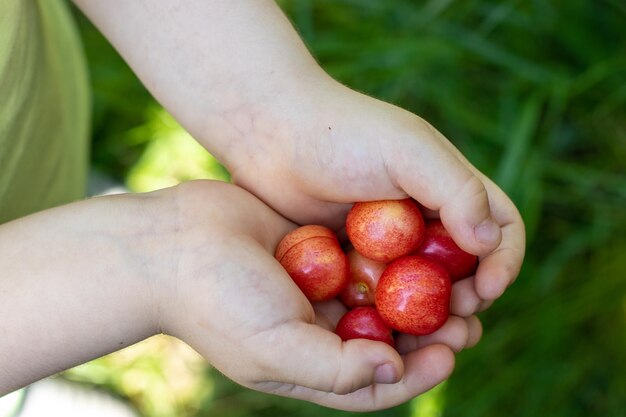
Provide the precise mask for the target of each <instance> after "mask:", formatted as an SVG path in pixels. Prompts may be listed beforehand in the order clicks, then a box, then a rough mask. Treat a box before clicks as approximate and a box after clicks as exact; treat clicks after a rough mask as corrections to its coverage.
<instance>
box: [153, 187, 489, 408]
mask: <svg viewBox="0 0 626 417" xmlns="http://www.w3.org/2000/svg"><path fill="white" fill-rule="evenodd" d="M179 195H180V197H179V198H178V201H179V204H178V205H177V207H178V209H177V211H178V214H177V216H178V219H180V220H179V222H178V227H177V229H178V233H177V235H178V237H177V239H176V240H177V247H178V249H177V252H178V253H179V258H178V259H179V261H178V267H177V273H176V276H174V277H171V278H172V279H171V280H166V281H164V285H163V287H162V289H161V290H160V292H159V294H160V297H159V299H160V300H161V301H160V303H159V304H160V305H161V307H160V308H159V310H160V311H161V313H160V315H159V322H160V323H161V328H162V330H163V331H164V332H166V333H169V334H172V335H174V336H177V337H179V338H181V339H182V340H184V341H186V342H187V343H189V344H190V345H191V346H192V347H194V348H195V349H196V350H197V351H198V352H200V353H201V354H202V355H203V356H204V357H205V358H207V359H208V360H209V362H211V363H212V364H213V365H214V366H215V367H216V368H217V369H219V370H220V371H221V372H223V373H224V374H226V375H227V376H228V377H230V378H232V379H234V380H235V381H236V382H238V383H240V384H242V385H244V386H247V387H250V388H253V389H256V390H260V391H265V392H270V393H275V394H279V395H284V396H289V397H295V398H300V399H305V400H308V401H313V402H316V403H320V404H324V405H327V406H331V407H336V408H341V409H349V410H373V409H380V408H385V407H390V406H393V405H396V404H399V403H402V402H404V401H407V400H409V399H410V398H412V397H414V396H416V395H418V394H420V393H422V392H424V391H426V390H428V389H430V388H431V387H433V386H434V385H436V384H438V383H439V382H441V381H442V380H444V379H445V378H447V377H448V375H449V374H450V372H451V371H452V368H453V366H454V356H453V354H452V351H451V349H450V348H449V347H448V346H450V347H451V348H452V349H453V350H455V351H459V350H461V349H462V348H463V347H465V346H471V345H473V344H474V343H475V342H476V341H477V340H478V339H479V338H480V332H481V329H480V324H479V323H478V321H477V320H476V318H475V317H471V318H469V319H462V318H459V317H451V319H450V320H449V322H448V323H447V324H446V325H445V326H444V327H443V328H442V329H440V330H439V331H438V332H437V333H435V334H433V335H430V336H426V337H423V338H402V339H401V340H400V341H399V348H400V350H401V351H402V352H403V353H405V354H404V355H403V356H400V355H399V354H398V353H397V352H396V351H395V350H393V349H392V348H391V347H389V346H388V345H386V344H384V343H380V342H372V341H367V340H351V341H348V342H345V343H343V342H341V339H340V338H339V337H338V336H336V335H335V334H333V333H332V330H333V329H334V324H335V323H336V321H337V320H338V318H339V316H340V315H341V314H342V313H343V311H345V310H343V307H342V306H341V304H340V303H339V302H337V301H330V302H325V303H321V304H319V305H317V306H315V310H314V309H313V308H312V306H311V304H310V303H309V302H308V301H307V300H306V298H305V297H304V296H303V294H302V293H301V292H300V290H299V289H298V288H297V287H296V285H295V284H294V283H293V282H292V280H291V279H290V277H289V276H288V275H287V274H286V273H285V271H284V270H283V268H282V267H281V266H280V264H279V263H278V262H277V261H276V260H275V259H274V257H273V252H274V248H275V246H276V244H277V243H278V241H279V240H280V239H281V238H282V236H283V235H284V234H286V233H287V232H288V231H289V230H291V229H292V228H293V227H294V225H293V224H292V223H290V222H288V221H286V220H284V219H283V218H282V217H280V216H279V215H277V214H276V213H275V212H274V211H272V210H271V209H270V208H268V207H267V206H265V205H264V204H262V203H261V202H260V201H259V200H257V199H256V198H254V197H253V196H252V195H250V194H249V193H248V192H246V191H244V190H242V189H240V188H238V187H235V186H232V185H228V184H224V183H215V182H205V181H198V182H191V183H187V184H184V185H182V186H179ZM316 311H317V313H316ZM444 344H445V345H447V346H444Z"/></svg>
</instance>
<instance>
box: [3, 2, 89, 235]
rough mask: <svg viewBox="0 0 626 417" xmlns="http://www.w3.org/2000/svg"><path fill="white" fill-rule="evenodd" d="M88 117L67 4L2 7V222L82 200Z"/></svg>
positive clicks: (82, 67)
mask: <svg viewBox="0 0 626 417" xmlns="http://www.w3.org/2000/svg"><path fill="white" fill-rule="evenodd" d="M90 113H91V112H90V97H89V85H88V78H87V69H86V64H85V59H84V55H83V50H82V45H81V43H80V39H79V35H78V32H77V29H76V26H75V24H74V22H73V20H72V16H71V13H70V11H69V7H68V5H67V4H66V3H65V1H64V0H2V1H0V223H3V222H6V221H8V220H11V219H14V218H17V217H20V216H23V215H26V214H29V213H32V212H35V211H39V210H43V209H45V208H49V207H53V206H56V205H60V204H63V203H66V202H69V201H72V200H76V199H79V198H81V197H83V196H84V194H85V184H86V174H87V164H88V135H89V115H90Z"/></svg>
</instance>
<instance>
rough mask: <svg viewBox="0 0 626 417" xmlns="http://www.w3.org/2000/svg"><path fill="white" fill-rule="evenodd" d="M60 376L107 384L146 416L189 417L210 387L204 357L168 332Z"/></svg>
mask: <svg viewBox="0 0 626 417" xmlns="http://www.w3.org/2000/svg"><path fill="white" fill-rule="evenodd" d="M64 376H65V377H66V378H68V379H71V380H74V381H80V382H84V383H88V384H91V385H98V386H106V387H109V388H110V389H112V390H113V391H114V392H117V393H119V394H123V396H124V397H126V398H128V399H129V400H130V401H131V402H132V403H133V405H134V406H135V407H136V408H137V409H138V410H139V411H140V412H141V414H142V415H144V416H146V417H185V416H194V415H196V413H197V412H198V410H200V408H201V407H202V404H203V402H204V401H206V400H207V399H208V398H210V397H211V396H212V395H213V389H214V384H213V381H212V378H210V377H208V365H207V363H206V361H205V360H204V359H203V358H202V357H201V356H200V355H198V354H197V353H196V352H195V351H193V350H192V349H191V348H190V347H188V346H187V345H185V344H184V343H183V342H181V341H179V340H177V339H174V338H171V337H168V336H155V337H152V338H150V339H147V340H145V341H143V342H140V343H138V344H136V345H133V346H131V347H128V348H126V349H123V350H121V351H119V352H116V353H113V354H110V355H107V356H105V357H103V358H100V359H97V360H94V361H91V362H88V363H86V364H84V365H81V366H78V367H76V368H73V369H71V370H69V371H67V372H66V373H65V374H64Z"/></svg>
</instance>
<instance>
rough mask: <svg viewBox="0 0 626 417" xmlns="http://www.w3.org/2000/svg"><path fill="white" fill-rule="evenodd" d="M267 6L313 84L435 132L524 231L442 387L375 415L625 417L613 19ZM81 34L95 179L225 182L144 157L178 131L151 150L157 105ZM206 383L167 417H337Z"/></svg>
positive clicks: (477, 0)
mask: <svg viewBox="0 0 626 417" xmlns="http://www.w3.org/2000/svg"><path fill="white" fill-rule="evenodd" d="M280 4H281V5H282V6H283V7H284V9H285V10H286V11H287V13H288V14H289V16H290V17H291V18H292V19H293V21H294V23H295V25H296V26H297V27H298V29H299V31H300V32H301V34H302V36H303V37H304V39H305V41H306V42H307V44H308V46H309V47H310V48H311V50H312V51H313V53H314V54H315V56H316V57H317V58H318V59H319V61H320V63H321V64H322V65H323V66H324V68H326V69H327V70H328V71H329V72H330V73H331V74H332V75H333V76H335V77H336V78H338V79H339V80H341V81H342V82H344V83H345V84H347V85H349V86H351V87H353V88H355V89H357V90H360V91H363V92H366V93H368V94H370V95H373V96H376V97H379V98H381V99H383V100H386V101H390V102H393V103H395V104H398V105H400V106H402V107H404V108H407V109H409V110H411V111H413V112H415V113H417V114H419V115H421V116H423V117H424V118H426V119H427V120H429V121H431V122H432V123H433V124H434V125H435V126H436V127H437V128H438V129H439V130H441V131H442V132H443V133H444V134H445V135H446V136H448V137H449V138H450V139H451V140H452V141H453V142H454V143H455V144H456V145H457V146H458V147H459V148H460V149H461V150H462V151H463V152H464V153H465V154H466V155H467V156H468V158H469V159H470V160H471V161H472V162H473V163H474V164H475V165H476V166H478V167H479V168H480V169H481V170H483V171H484V172H485V173H487V174H488V175H490V176H491V177H492V178H494V180H495V181H496V182H497V183H498V184H499V185H500V186H501V187H503V189H505V190H506V191H507V192H508V193H509V195H510V196H511V197H512V199H513V200H514V201H515V203H516V204H517V205H518V207H519V208H520V211H521V212H522V215H523V217H524V219H525V221H526V225H527V230H528V247H527V257H526V261H525V264H524V268H523V271H522V274H521V275H520V277H519V279H518V281H517V282H516V283H515V285H514V286H513V287H512V288H511V289H510V290H509V291H508V292H507V293H506V294H505V295H504V297H503V298H502V299H500V300H499V301H498V302H497V303H496V304H495V305H494V306H493V307H492V309H490V310H489V311H487V312H485V313H483V314H481V318H482V320H483V323H484V328H485V330H484V337H483V340H482V341H481V343H480V344H479V346H477V347H476V348H474V349H472V350H468V351H466V352H463V353H462V354H460V355H459V357H458V363H457V368H456V371H455V373H454V375H453V376H452V378H451V379H450V380H449V381H448V382H447V383H446V384H445V386H443V387H441V388H439V389H438V390H437V391H435V392H434V393H432V394H428V395H427V396H426V397H422V398H420V399H418V400H416V401H414V402H412V403H410V404H406V405H404V406H401V407H398V408H395V409H392V410H388V411H386V412H381V413H378V414H376V415H382V416H409V415H414V416H434V415H441V416H450V417H452V416H464V417H471V416H483V417H486V416H493V417H500V416H503V415H506V416H531V415H538V416H543V415H549V416H568V417H575V416H625V415H626V394H625V393H626V331H625V329H626V29H624V28H626V5H625V4H624V3H623V2H620V1H617V0H605V1H595V2H589V1H582V0H574V1H569V2H565V1H557V0H551V1H539V0H534V1H520V0H516V1H511V0H508V1H501V2H496V1H485V0H470V1H466V2H458V1H457V2H454V1H450V0H431V1H427V2H415V1H411V0H394V1H384V2H383V1H379V0H359V1H357V0H341V1H329V0H317V1H310V0H293V1H287V0H284V1H281V2H280ZM82 29H83V33H84V36H85V42H86V43H87V46H88V52H89V53H88V55H89V58H90V60H91V71H92V77H93V84H94V91H95V103H96V106H95V107H96V116H95V124H94V151H93V160H94V163H95V164H96V165H97V166H98V167H100V168H101V169H103V170H105V171H107V172H109V173H111V174H113V175H115V176H117V177H118V178H124V179H128V181H129V182H130V183H133V181H136V180H137V175H138V174H137V172H143V173H144V174H145V173H146V172H147V173H148V174H149V175H148V176H149V177H150V178H155V177H157V176H158V175H159V173H160V172H161V173H162V172H163V171H164V170H166V171H167V175H169V176H170V177H172V178H174V179H179V180H180V179H187V178H189V177H193V176H198V175H200V176H201V175H206V176H212V175H213V176H218V177H219V176H220V175H226V174H225V173H224V171H221V170H220V168H219V166H217V165H215V161H214V160H212V159H211V158H210V157H207V156H199V157H197V158H196V160H197V161H199V162H198V163H197V164H196V165H194V166H196V167H199V168H197V169H196V168H194V170H192V172H191V173H190V172H178V173H176V174H175V175H173V174H171V172H172V170H174V171H176V169H173V168H167V169H166V168H163V165H162V162H163V157H162V152H164V151H163V150H162V151H161V152H157V151H152V152H151V153H144V151H145V150H146V149H154V148H155V147H156V148H158V147H159V146H161V147H162V148H167V146H165V145H157V143H158V142H157V139H158V141H163V140H165V141H167V139H163V137H164V136H165V137H171V135H175V134H179V133H176V132H179V130H177V129H179V128H176V127H174V128H172V127H171V125H169V126H170V130H167V129H165V131H166V134H162V131H163V129H162V128H159V127H158V126H159V125H158V123H156V122H155V121H154V120H155V118H158V117H162V116H158V115H159V114H161V113H159V110H158V107H157V110H155V106H156V104H155V103H154V102H153V100H151V99H150V98H149V96H148V95H147V93H146V92H145V90H143V89H142V88H141V87H140V85H139V84H138V82H137V81H136V79H135V78H134V77H133V76H132V74H131V73H130V72H129V71H128V69H127V68H126V67H125V66H124V65H123V63H121V61H120V60H119V58H117V57H116V56H115V54H114V53H113V51H112V50H111V49H110V48H109V47H108V46H106V44H105V43H104V42H103V41H102V40H101V39H100V38H99V37H98V36H97V35H96V34H95V31H94V29H93V28H91V27H89V26H88V25H87V24H86V23H84V22H83V23H82ZM142 126H143V128H142ZM145 126H152V128H153V129H152V130H150V129H147V128H145ZM155 126H157V128H154V127H155ZM137 129H139V130H137ZM141 129H143V130H141ZM146 129H147V130H146ZM137 132H142V134H137ZM146 132H148V133H146ZM168 132H169V133H168ZM173 132H174V133H173ZM168 135H169V136H168ZM167 149H168V152H170V151H171V149H170V148H167ZM193 152H195V151H193ZM159 155H161V156H159ZM138 161H139V164H137V163H138ZM203 170H204V171H203ZM155 181H156V180H155ZM155 184H158V181H156V182H155ZM141 187H144V188H145V187H149V185H145V186H141ZM141 187H136V188H141ZM111 366H113V365H111ZM111 369H112V370H111V371H110V372H113V373H115V372H126V371H128V370H127V368H123V369H122V370H120V369H119V368H115V367H113V368H111ZM125 370H126V371H125ZM81 378H82V379H83V380H85V379H86V380H88V379H89V378H88V376H84V375H83V376H82V377H81ZM204 378H205V381H206V382H205V383H206V384H210V386H211V387H213V388H212V391H211V394H210V395H206V397H205V400H203V402H202V403H201V404H199V405H198V404H196V405H195V406H193V407H191V406H188V407H186V406H185V404H186V403H185V401H187V400H184V398H185V397H184V396H183V397H181V398H183V399H174V400H172V401H178V402H179V403H180V404H179V407H178V408H176V410H178V414H177V415H186V416H196V415H198V416H200V415H219V416H227V417H234V416H283V415H284V416H288V415H298V416H309V415H310V416H314V415H321V414H324V415H331V416H335V415H337V416H339V415H348V413H341V412H329V411H326V410H323V409H321V408H319V407H316V406H313V405H309V404H306V403H303V402H299V401H292V400H284V399H280V398H277V397H272V396H267V395H262V394H257V393H254V392H251V391H247V390H242V389H241V388H239V387H237V386H236V385H234V384H232V383H230V382H228V381H226V380H225V379H224V378H223V377H221V376H219V375H216V374H215V373H214V372H213V371H210V370H206V374H205V377H204ZM105 385H107V384H106V383H105ZM107 386H109V387H110V388H111V389H113V390H114V391H116V392H117V393H118V394H120V395H122V396H127V397H128V398H131V399H132V398H134V397H133V395H134V394H132V393H131V394H128V393H126V392H124V390H123V389H122V388H120V386H117V385H114V384H109V385H107ZM141 409H142V410H143V411H144V412H145V413H146V415H158V414H154V413H152V412H149V410H150V408H146V407H142V408H141ZM161 415H164V414H161Z"/></svg>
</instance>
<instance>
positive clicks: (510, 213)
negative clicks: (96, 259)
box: [75, 0, 525, 316]
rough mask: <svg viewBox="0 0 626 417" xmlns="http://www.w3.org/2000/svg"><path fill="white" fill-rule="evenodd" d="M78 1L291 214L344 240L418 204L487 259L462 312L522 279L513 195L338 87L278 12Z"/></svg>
mask: <svg viewBox="0 0 626 417" xmlns="http://www.w3.org/2000/svg"><path fill="white" fill-rule="evenodd" d="M75 2H76V4H77V5H78V6H79V7H80V8H81V9H82V10H83V11H84V12H85V14H86V15H87V16H88V17H89V18H90V19H91V20H92V21H93V22H94V23H95V24H96V25H97V26H98V27H99V28H100V30H101V31H102V32H103V33H104V34H105V36H107V38H108V39H109V40H110V41H111V43H112V44H113V45H114V46H115V47H116V48H117V50H118V51H119V52H120V53H121V54H122V56H123V57H124V58H125V59H126V61H127V62H128V63H129V65H130V66H131V67H132V68H133V70H134V71H135V72H136V73H137V75H138V76H139V77H140V79H141V80H142V81H143V83H144V84H145V85H146V87H147V88H148V89H149V90H150V91H151V92H152V93H153V94H154V96H155V97H156V98H157V99H158V100H159V101H160V102H161V103H162V104H163V105H164V106H165V107H166V108H167V109H169V110H170V112H171V113H172V114H173V115H174V116H175V117H176V118H177V120H178V121H180V122H181V124H182V125H183V126H184V127H185V128H186V129H187V130H188V131H189V132H190V133H192V135H193V136H194V137H195V138H197V139H198V141H199V142H200V143H202V144H203V145H204V146H205V147H206V148H207V149H208V150H209V151H210V152H212V153H213V154H214V155H215V156H216V157H218V158H219V159H220V160H221V161H222V162H223V163H224V164H225V165H226V167H227V168H228V169H229V171H230V172H231V174H232V178H233V180H234V181H235V182H236V183H237V184H238V185H240V186H242V187H244V188H245V189H247V190H249V191H251V192H252V193H253V194H255V195H256V196H257V197H259V198H261V199H262V200H263V201H264V202H266V203H267V204H268V205H270V206H271V207H272V208H274V209H275V210H276V211H277V212H279V213H280V214H281V215H283V216H284V217H286V218H288V219H290V220H292V221H295V222H297V223H299V224H325V225H327V226H330V227H332V228H333V229H336V230H338V229H340V228H341V227H342V225H343V224H344V222H345V215H346V213H347V211H348V210H349V208H350V207H351V204H352V203H354V202H357V201H372V200H383V199H401V198H406V197H408V196H410V197H413V198H414V199H416V200H417V201H418V202H420V203H421V204H422V205H423V206H425V207H426V208H428V209H429V210H430V211H431V212H432V213H434V215H436V216H437V217H440V218H441V220H442V221H443V223H444V225H445V227H446V229H447V230H448V231H449V232H450V234H451V235H452V237H453V238H454V240H455V242H457V244H458V245H459V246H460V247H461V248H462V249H463V250H465V251H467V252H469V253H472V254H475V255H478V256H480V258H481V264H480V266H479V268H478V270H477V273H476V277H475V279H474V280H472V281H471V282H472V283H473V285H472V286H471V287H470V286H467V285H464V286H462V287H460V288H461V289H460V290H459V291H455V296H457V297H461V298H462V299H463V300H453V304H460V303H462V304H463V305H465V306H467V305H470V304H471V306H470V308H466V309H464V310H463V311H462V313H463V315H466V316H469V315H471V314H472V313H473V312H474V311H478V310H479V309H481V308H482V307H484V306H486V305H488V304H489V302H491V301H493V300H495V299H497V298H498V297H500V296H501V295H502V293H503V292H504V290H505V289H506V288H507V287H508V286H509V285H510V284H511V283H512V282H513V281H514V280H515V278H516V277H517V275H518V273H519V270H520V267H521V264H522V259H523V256H524V249H525V233H524V225H523V222H522V220H521V217H520V215H519V213H518V211H517V209H516V208H515V206H514V205H513V204H512V203H511V201H510V200H509V198H508V197H507V196H506V195H505V194H504V193H503V192H502V191H501V190H500V189H499V188H498V187H497V186H496V185H495V184H494V183H493V182H492V181H490V180H489V179H488V178H487V177H485V176H484V175H483V174H482V173H480V172H479V171H478V170H477V169H476V168H475V167H473V166H472V164H471V163H470V162H469V161H468V160H467V159H466V158H465V157H464V156H463V155H462V154H461V153H460V152H459V151H458V150H457V149H456V148H455V147H454V146H453V145H452V144H451V143H450V142H449V141H448V140H447V139H446V138H445V137H444V136H443V135H442V134H441V133H439V132H438V131H437V130H436V129H435V128H434V127H433V126H431V125H430V124H428V123H427V122H426V121H425V120H423V119H422V118H420V117H419V116H417V115H414V114H412V113H410V112H407V111H405V110H402V109H400V108H398V107H396V106H393V105H391V104H388V103H384V102H382V101H379V100H376V99H374V98H371V97H367V96H365V95H363V94H360V93H358V92H356V91H354V90H351V89H349V88H347V87H345V86H343V85H341V84H339V83H338V82H336V81H335V80H333V79H332V78H330V77H329V76H328V75H327V74H326V73H325V72H324V71H323V69H322V68H320V67H319V65H317V63H316V62H315V60H314V58H313V57H312V56H311V55H310V53H309V52H308V51H307V49H306V47H305V46H304V44H303V42H302V40H301V39H300V38H299V37H298V35H297V32H296V31H295V30H294V28H293V27H292V26H291V24H290V23H289V21H288V20H287V18H286V17H285V16H284V14H283V13H282V11H281V10H280V8H279V7H278V6H277V5H276V4H275V3H274V2H273V1H270V0H256V1H248V0H232V1H229V2H222V1H217V0H212V1H206V0H188V1H182V0H150V1H148V0H137V1H132V2H129V1H124V0H110V1H106V2H104V1H94V0H76V1H75ZM131 21H132V24H128V22H131Z"/></svg>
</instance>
